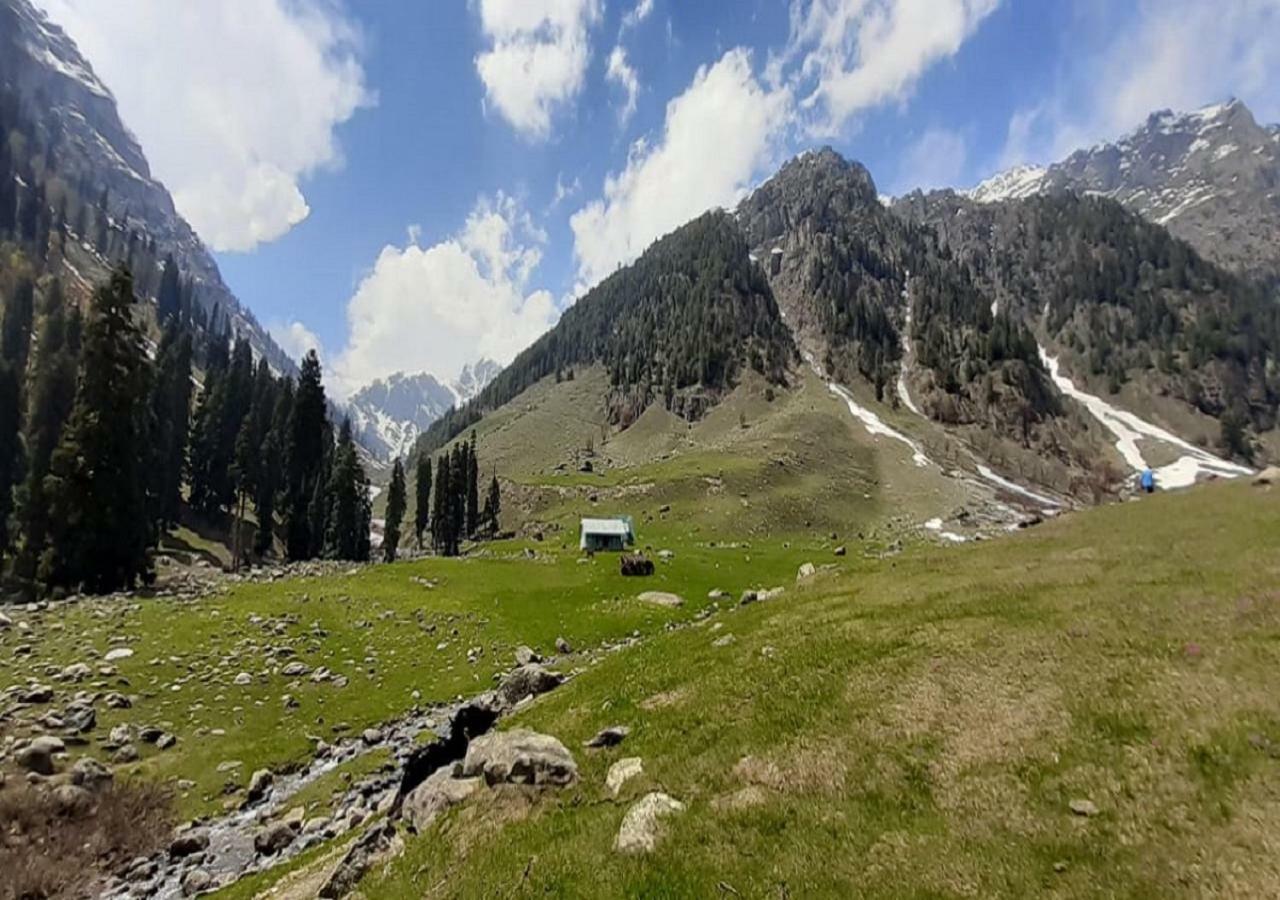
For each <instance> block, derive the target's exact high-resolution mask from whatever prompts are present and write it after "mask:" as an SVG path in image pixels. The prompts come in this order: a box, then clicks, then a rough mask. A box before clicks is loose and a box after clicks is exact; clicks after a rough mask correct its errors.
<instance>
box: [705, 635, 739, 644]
mask: <svg viewBox="0 0 1280 900" xmlns="http://www.w3.org/2000/svg"><path fill="white" fill-rule="evenodd" d="M737 640H738V639H737V638H735V637H734V636H733V635H731V634H726V635H725V636H724V637H718V638H716V639H715V640H714V641H712V642H711V646H712V647H728V646H729V645H730V644H733V643H736V642H737Z"/></svg>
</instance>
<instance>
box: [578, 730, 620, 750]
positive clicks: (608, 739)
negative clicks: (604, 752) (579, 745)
mask: <svg viewBox="0 0 1280 900" xmlns="http://www.w3.org/2000/svg"><path fill="white" fill-rule="evenodd" d="M630 733H631V729H630V728H628V727H627V726H626V725H610V726H609V727H608V728H601V729H600V730H599V731H597V732H596V735H595V737H593V738H592V739H591V740H589V741H587V742H586V743H585V744H583V746H584V747H592V748H599V747H616V746H618V745H619V744H621V743H622V742H623V740H624V739H625V738H626V736H627V735H629V734H630Z"/></svg>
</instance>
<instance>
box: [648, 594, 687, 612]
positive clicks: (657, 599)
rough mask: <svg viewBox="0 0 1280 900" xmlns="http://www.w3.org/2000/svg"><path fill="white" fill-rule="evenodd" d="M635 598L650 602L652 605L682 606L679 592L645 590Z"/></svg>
mask: <svg viewBox="0 0 1280 900" xmlns="http://www.w3.org/2000/svg"><path fill="white" fill-rule="evenodd" d="M637 599H639V600H640V601H642V602H644V603H652V604H653V605H654V606H667V607H672V608H674V607H677V606H684V598H683V597H681V596H680V595H679V594H672V593H670V592H668V591H645V592H644V593H643V594H641V595H640V596H639V597H638V598H637Z"/></svg>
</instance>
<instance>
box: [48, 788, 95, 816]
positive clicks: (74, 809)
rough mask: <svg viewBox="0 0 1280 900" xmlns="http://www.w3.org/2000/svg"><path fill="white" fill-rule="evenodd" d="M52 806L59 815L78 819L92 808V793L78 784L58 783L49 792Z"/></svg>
mask: <svg viewBox="0 0 1280 900" xmlns="http://www.w3.org/2000/svg"><path fill="white" fill-rule="evenodd" d="M49 799H50V800H51V801H52V802H53V808H54V810H55V811H56V812H57V813H58V815H60V816H66V817H67V818H69V819H78V818H80V817H81V816H83V815H86V814H87V813H88V812H89V811H90V810H91V809H93V794H91V793H89V792H88V791H87V790H85V789H84V788H82V787H80V785H78V784H60V785H58V786H57V787H56V788H54V789H53V790H52V791H51V792H50V793H49Z"/></svg>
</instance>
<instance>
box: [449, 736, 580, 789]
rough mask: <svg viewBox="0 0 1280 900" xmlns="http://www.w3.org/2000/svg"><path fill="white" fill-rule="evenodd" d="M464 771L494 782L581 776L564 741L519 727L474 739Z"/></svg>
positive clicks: (561, 781) (559, 781)
mask: <svg viewBox="0 0 1280 900" xmlns="http://www.w3.org/2000/svg"><path fill="white" fill-rule="evenodd" d="M462 775H463V777H465V778H471V777H482V778H484V780H485V783H486V784H491V785H492V784H503V783H508V784H533V785H559V786H563V785H566V784H571V783H572V782H573V781H574V780H575V779H576V778H577V777H578V764H577V763H575V762H574V761H573V756H572V755H571V754H570V753H569V751H568V750H567V749H566V748H565V746H564V744H562V743H560V741H558V740H556V739H555V738H554V737H552V736H551V735H548V734H539V733H538V732H536V731H530V730H529V729H527V728H515V729H512V730H511V731H500V732H490V733H489V734H485V735H481V736H480V737H478V738H476V739H475V740H473V741H472V742H471V744H470V745H469V746H468V747H467V755H466V757H465V758H464V759H463V761H462Z"/></svg>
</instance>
